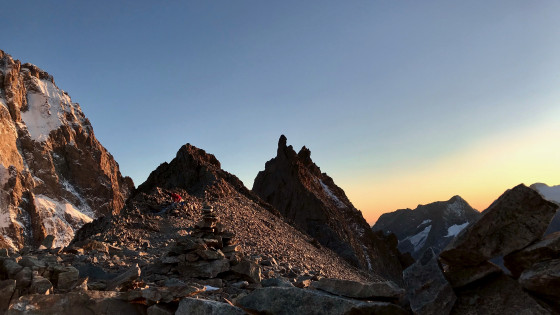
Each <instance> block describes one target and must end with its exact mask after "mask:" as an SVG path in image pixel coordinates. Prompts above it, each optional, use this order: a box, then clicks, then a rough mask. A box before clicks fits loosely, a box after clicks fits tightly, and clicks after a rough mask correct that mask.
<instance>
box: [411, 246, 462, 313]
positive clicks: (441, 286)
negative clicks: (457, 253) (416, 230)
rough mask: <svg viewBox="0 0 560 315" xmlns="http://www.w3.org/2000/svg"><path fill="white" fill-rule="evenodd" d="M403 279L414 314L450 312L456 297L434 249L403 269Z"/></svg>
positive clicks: (427, 251) (429, 249)
mask: <svg viewBox="0 0 560 315" xmlns="http://www.w3.org/2000/svg"><path fill="white" fill-rule="evenodd" d="M403 280H404V283H405V288H406V294H407V297H408V300H409V301H410V307H411V308H412V311H413V312H414V314H449V312H450V311H451V308H452V307H453V303H455V299H456V297H455V293H454V292H453V289H452V288H451V285H450V284H449V283H448V282H447V280H446V279H445V277H444V276H443V273H442V271H441V269H440V266H439V263H438V260H437V256H436V254H435V253H434V251H433V249H431V248H428V249H427V250H426V251H425V252H424V254H422V257H420V259H419V260H418V261H416V262H415V263H414V264H412V265H411V266H410V267H408V268H406V269H405V270H404V271H403Z"/></svg>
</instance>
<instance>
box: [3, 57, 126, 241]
mask: <svg viewBox="0 0 560 315" xmlns="http://www.w3.org/2000/svg"><path fill="white" fill-rule="evenodd" d="M132 189H134V184H133V183H132V180H131V179H130V178H128V177H123V176H122V175H121V173H120V172H119V166H118V164H117V163H116V162H115V160H114V159H113V157H112V156H111V155H110V154H109V152H107V150H106V149H105V148H104V147H103V146H102V145H101V144H100V143H99V141H98V140H97V139H96V138H95V135H94V133H93V129H92V127H91V124H90V122H89V120H88V119H87V118H86V117H85V115H84V114H83V112H82V111H81V109H80V106H79V105H78V104H77V103H72V101H71V99H70V97H69V96H68V94H67V93H66V92H64V91H62V90H60V89H59V88H58V87H57V86H56V85H55V83H54V80H53V78H52V76H50V75H49V74H48V73H46V72H44V71H42V70H41V69H39V68H37V67H36V66H34V65H31V64H23V65H22V64H21V63H20V62H19V61H18V60H13V59H12V57H11V56H9V55H7V54H5V53H4V52H2V51H0V247H11V248H21V247H22V246H24V245H38V244H40V242H41V241H42V240H43V239H44V238H45V236H47V235H48V234H51V235H53V236H55V239H54V243H55V245H54V246H61V245H65V244H67V243H68V242H69V241H70V240H71V239H72V237H73V234H74V231H75V230H76V229H78V228H79V227H80V226H81V225H83V224H84V223H86V222H89V221H91V220H92V219H94V218H96V217H98V216H100V215H105V214H110V213H115V212H118V211H120V209H121V208H122V207H123V205H124V202H125V200H126V199H127V198H128V195H129V193H130V191H131V190H132Z"/></svg>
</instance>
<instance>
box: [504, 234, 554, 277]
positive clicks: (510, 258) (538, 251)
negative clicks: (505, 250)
mask: <svg viewBox="0 0 560 315" xmlns="http://www.w3.org/2000/svg"><path fill="white" fill-rule="evenodd" d="M559 257H560V232H555V233H552V234H549V235H547V236H546V237H545V238H544V239H542V240H541V241H539V242H536V243H534V244H531V245H529V246H527V247H525V248H523V249H522V250H519V251H515V252H513V253H511V254H509V255H507V256H505V257H504V264H505V266H506V267H507V268H508V269H509V271H511V273H512V274H513V276H514V277H516V278H517V277H519V276H520V275H521V273H522V272H523V270H525V269H528V268H530V267H531V266H532V265H533V264H535V263H537V262H541V261H545V260H552V259H556V258H559Z"/></svg>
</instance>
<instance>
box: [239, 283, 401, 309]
mask: <svg viewBox="0 0 560 315" xmlns="http://www.w3.org/2000/svg"><path fill="white" fill-rule="evenodd" d="M238 303H239V305H240V306H241V307H243V308H245V309H247V310H249V311H252V312H255V313H258V314H278V315H282V314H286V315H291V314H317V315H319V314H321V315H328V314H332V315H336V314H380V315H381V314H387V315H389V314H391V315H393V314H395V315H396V314H403V315H404V314H408V312H407V311H406V310H404V309H403V308H401V307H399V306H397V305H395V304H391V303H386V302H363V301H358V300H352V299H346V298H342V297H338V296H333V295H328V294H321V293H319V292H317V291H313V290H304V289H299V288H285V287H284V288H281V287H269V288H263V289H257V290H255V291H253V292H252V293H251V294H249V295H247V296H244V297H242V298H241V299H239V300H238Z"/></svg>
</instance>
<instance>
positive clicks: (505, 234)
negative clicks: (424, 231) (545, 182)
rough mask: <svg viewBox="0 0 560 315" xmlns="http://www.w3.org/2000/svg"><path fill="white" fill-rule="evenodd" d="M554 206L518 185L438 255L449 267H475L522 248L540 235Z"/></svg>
mask: <svg viewBox="0 0 560 315" xmlns="http://www.w3.org/2000/svg"><path fill="white" fill-rule="evenodd" d="M557 208H558V205H556V204H554V203H552V202H550V201H547V200H545V199H543V198H542V197H541V195H539V193H537V192H536V191H534V190H533V189H531V188H528V187H527V186H525V185H523V184H521V185H518V186H516V187H514V188H513V189H510V190H508V191H506V192H505V193H504V194H503V195H502V196H500V198H498V199H497V200H496V201H494V203H492V205H490V207H489V208H488V209H486V210H485V211H484V212H483V213H482V217H481V218H480V219H479V220H478V221H477V222H476V223H474V224H471V225H470V226H469V227H467V228H466V229H465V230H463V232H461V233H460V234H459V235H458V236H457V237H456V238H455V239H454V240H453V241H452V242H451V243H449V245H447V247H446V248H445V249H444V251H443V252H442V253H441V254H440V258H441V260H442V261H443V262H445V263H446V264H449V265H453V266H475V265H478V264H480V263H482V262H484V261H486V260H488V259H490V258H493V257H496V256H503V255H507V254H509V253H511V252H513V251H516V250H519V249H522V248H523V247H525V246H527V245H529V244H531V243H533V242H534V241H536V240H538V239H539V238H540V237H542V235H543V234H544V232H545V230H546V228H547V226H548V224H549V223H550V220H551V219H552V217H553V216H554V214H555V213H556V209H557Z"/></svg>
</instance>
